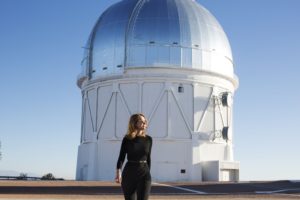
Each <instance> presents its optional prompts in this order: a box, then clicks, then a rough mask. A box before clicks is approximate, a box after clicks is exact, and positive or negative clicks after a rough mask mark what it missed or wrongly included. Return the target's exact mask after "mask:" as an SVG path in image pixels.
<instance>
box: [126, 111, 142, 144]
mask: <svg viewBox="0 0 300 200" xmlns="http://www.w3.org/2000/svg"><path fill="white" fill-rule="evenodd" d="M141 117H144V118H145V120H146V122H147V119H146V117H145V115H143V114H142V113H137V114H133V115H131V117H130V119H129V122H128V129H127V133H126V135H125V137H127V138H128V139H134V138H135V137H136V135H137V128H136V124H137V122H138V121H139V119H141ZM141 136H142V137H145V136H146V131H145V130H144V131H143V132H142V135H141Z"/></svg>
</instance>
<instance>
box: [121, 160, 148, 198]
mask: <svg viewBox="0 0 300 200" xmlns="http://www.w3.org/2000/svg"><path fill="white" fill-rule="evenodd" d="M121 186H122V190H123V193H124V197H125V200H148V197H149V193H150V189H151V175H150V170H149V167H148V165H147V163H126V165H125V167H124V170H123V173H122V183H121Z"/></svg>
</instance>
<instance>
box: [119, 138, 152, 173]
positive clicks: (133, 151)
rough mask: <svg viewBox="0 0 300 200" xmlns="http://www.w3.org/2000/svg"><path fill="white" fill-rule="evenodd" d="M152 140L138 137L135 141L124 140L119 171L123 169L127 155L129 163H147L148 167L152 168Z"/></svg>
mask: <svg viewBox="0 0 300 200" xmlns="http://www.w3.org/2000/svg"><path fill="white" fill-rule="evenodd" d="M151 148H152V138H151V137H150V136H149V135H146V137H141V136H137V137H135V138H134V139H129V138H127V137H124V138H123V141H122V145H121V149H120V154H119V159H118V162H117V169H121V168H122V165H123V163H124V160H125V156H126V154H127V160H128V161H147V164H148V167H149V169H150V166H151Z"/></svg>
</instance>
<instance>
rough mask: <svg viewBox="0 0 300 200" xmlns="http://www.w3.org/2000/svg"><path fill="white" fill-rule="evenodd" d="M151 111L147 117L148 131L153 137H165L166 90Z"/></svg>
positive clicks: (166, 128) (166, 121)
mask: <svg viewBox="0 0 300 200" xmlns="http://www.w3.org/2000/svg"><path fill="white" fill-rule="evenodd" d="M153 112H154V113H153V115H152V117H151V118H150V119H149V120H150V121H149V128H148V133H149V134H150V135H151V136H153V137H158V138H163V137H166V136H167V133H168V101H167V92H165V93H164V95H163V96H162V98H161V99H160V101H159V102H158V105H157V107H155V108H154V111H153Z"/></svg>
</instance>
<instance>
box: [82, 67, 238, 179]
mask: <svg viewBox="0 0 300 200" xmlns="http://www.w3.org/2000/svg"><path fill="white" fill-rule="evenodd" d="M147 70H149V69H145V70H141V71H140V73H139V72H138V70H136V69H135V70H132V71H130V70H129V71H128V72H127V74H126V75H124V76H123V77H119V78H116V79H112V80H102V81H93V82H92V81H91V82H86V83H84V87H83V88H82V90H83V115H82V136H81V145H80V147H79V150H78V164H77V179H81V180H113V178H114V173H115V167H116V162H117V158H118V154H119V150H120V141H121V140H122V138H123V136H124V135H125V133H126V130H127V123H128V120H129V117H130V116H131V115H132V114H134V113H137V112H143V113H144V114H145V115H146V117H147V118H148V120H149V128H148V134H149V135H151V136H152V137H153V139H154V143H153V152H152V169H151V170H152V175H153V179H154V180H157V181H178V180H180V181H197V180H198V181H199V180H200V181H201V180H202V176H203V175H202V173H203V171H202V166H201V162H202V161H208V160H226V159H228V148H232V147H231V146H226V141H224V140H223V139H222V137H221V134H220V133H221V130H222V128H223V127H224V126H230V125H231V124H232V120H231V118H232V112H231V108H228V107H224V106H223V105H222V104H221V103H220V101H219V97H220V94H221V93H222V92H225V91H227V92H232V93H233V92H234V87H235V86H234V83H232V80H229V79H226V78H225V77H220V76H213V75H212V74H205V73H204V75H203V74H198V75H197V76H196V75H195V72H194V71H191V72H189V71H187V72H185V73H186V74H184V73H182V71H180V73H178V74H176V73H175V72H174V70H170V69H169V70H168V71H167V72H168V73H162V72H163V71H157V72H156V71H154V72H155V73H153V71H152V74H151V73H149V71H147ZM156 70H158V69H156ZM158 72H160V73H158ZM209 76H210V79H209V78H208V77H209ZM213 83H214V84H213ZM178 87H183V92H179V91H178ZM230 131H232V129H230ZM230 135H232V132H230ZM231 143H232V141H231V140H230V141H228V144H231ZM95 145H96V147H95ZM231 152H232V151H231ZM92 154H94V155H92ZM91 156H92V157H93V158H94V160H95V161H94V162H92V161H91V159H90V158H91ZM84 170H87V172H85V171H84Z"/></svg>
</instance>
